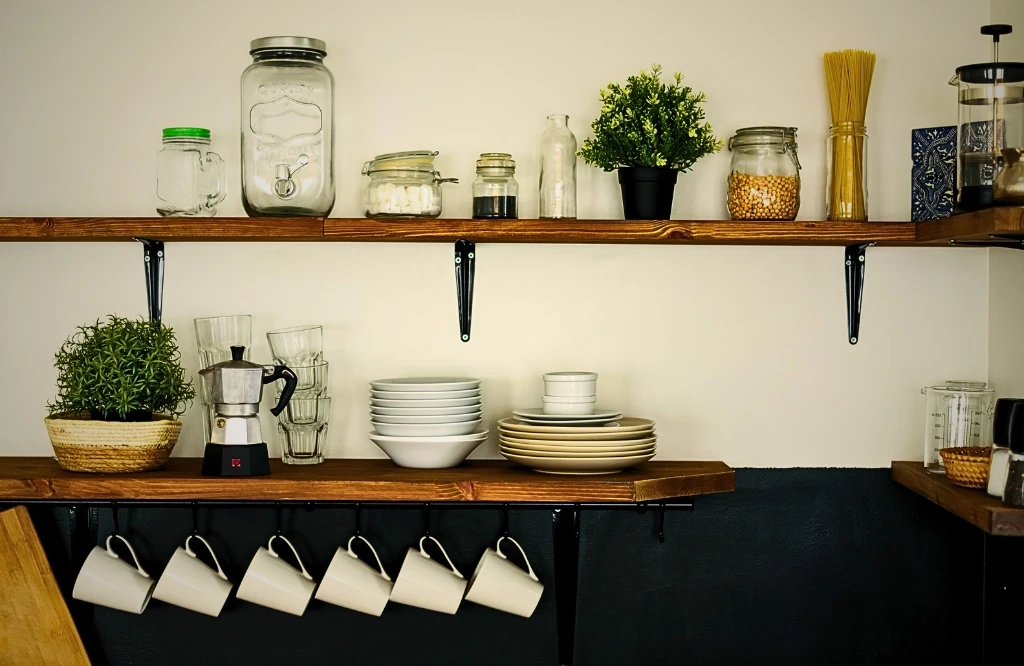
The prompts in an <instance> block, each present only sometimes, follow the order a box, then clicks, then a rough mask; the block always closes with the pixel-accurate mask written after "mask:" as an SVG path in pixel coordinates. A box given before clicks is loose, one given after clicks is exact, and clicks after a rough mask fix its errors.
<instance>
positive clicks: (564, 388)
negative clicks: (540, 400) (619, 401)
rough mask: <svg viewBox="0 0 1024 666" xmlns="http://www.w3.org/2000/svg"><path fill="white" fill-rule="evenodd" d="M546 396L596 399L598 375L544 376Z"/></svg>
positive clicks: (593, 373) (581, 373) (553, 373)
mask: <svg viewBox="0 0 1024 666" xmlns="http://www.w3.org/2000/svg"><path fill="white" fill-rule="evenodd" d="M544 395H547V396H553V397H562V396H579V397H588V396H589V397H594V396H596V395H597V373H596V372H549V373H547V374H546V375H544Z"/></svg>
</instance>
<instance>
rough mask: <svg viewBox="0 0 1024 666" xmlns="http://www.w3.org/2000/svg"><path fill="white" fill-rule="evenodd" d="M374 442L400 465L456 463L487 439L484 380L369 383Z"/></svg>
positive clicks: (417, 380)
mask: <svg viewBox="0 0 1024 666" xmlns="http://www.w3.org/2000/svg"><path fill="white" fill-rule="evenodd" d="M370 423H371V424H373V428H374V432H371V433H370V440H371V441H373V443H374V444H376V445H377V446H379V447H380V448H381V449H383V450H384V453H386V454H388V457H390V458H391V459H392V460H393V461H394V462H395V464H397V465H399V466H401V467H418V468H440V467H454V466H456V465H458V464H460V463H461V462H462V461H463V460H465V459H466V456H468V455H469V454H470V453H471V452H472V451H473V449H475V448H476V447H478V446H479V445H480V444H481V442H483V441H484V440H485V439H487V431H486V430H482V429H480V424H481V423H483V418H482V411H481V404H480V380H479V379H471V378H466V377H407V378H400V379H381V380H379V381H374V382H370Z"/></svg>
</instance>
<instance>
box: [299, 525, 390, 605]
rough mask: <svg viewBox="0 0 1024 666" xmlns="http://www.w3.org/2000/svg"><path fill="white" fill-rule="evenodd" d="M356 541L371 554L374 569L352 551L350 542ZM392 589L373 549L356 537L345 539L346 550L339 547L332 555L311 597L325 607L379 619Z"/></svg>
mask: <svg viewBox="0 0 1024 666" xmlns="http://www.w3.org/2000/svg"><path fill="white" fill-rule="evenodd" d="M356 539H359V540H360V541H362V542H363V543H365V544H366V546H367V547H368V548H369V549H370V552H371V553H373V557H374V559H375V560H377V568H376V569H374V568H373V567H372V566H370V565H369V564H367V563H366V562H363V561H362V560H361V559H359V556H358V555H356V554H355V553H354V552H353V551H352V543H353V542H354V541H355V540H356ZM392 587H393V584H392V582H391V577H390V576H388V574H387V572H386V571H384V565H383V564H381V562H380V557H379V556H378V555H377V551H376V549H374V547H373V545H372V544H370V542H369V541H367V540H366V538H365V537H363V536H360V535H356V536H353V537H352V538H350V539H349V540H348V547H347V549H345V548H340V547H339V548H338V550H337V552H336V553H334V558H333V559H332V560H331V564H330V566H329V567H327V573H325V574H324V579H323V580H322V581H321V582H320V587H318V588H317V590H316V595H315V596H316V598H317V599H319V600H320V601H326V602H327V603H329V604H334V605H336V606H343V607H345V608H350V609H352V610H354V611H359V612H360V613H367V614H369V615H376V616H377V617H380V614H381V613H383V612H384V606H386V605H387V603H388V599H389V598H390V597H391V588H392Z"/></svg>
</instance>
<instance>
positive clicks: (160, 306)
mask: <svg viewBox="0 0 1024 666" xmlns="http://www.w3.org/2000/svg"><path fill="white" fill-rule="evenodd" d="M135 240H137V241H139V242H140V243H142V261H143V267H144V268H145V270H146V302H147V303H148V305H149V320H150V321H151V322H153V323H154V324H157V325H159V324H160V320H161V319H162V318H163V310H164V262H165V261H166V254H165V252H164V242H163V241H158V240H153V239H151V238H136V239H135Z"/></svg>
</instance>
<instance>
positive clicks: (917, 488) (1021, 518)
mask: <svg viewBox="0 0 1024 666" xmlns="http://www.w3.org/2000/svg"><path fill="white" fill-rule="evenodd" d="M892 479H893V481H895V482H896V483H898V484H900V485H901V486H904V487H905V488H908V489H909V490H912V491H913V492H915V493H917V494H918V495H920V496H921V497H923V498H925V499H926V500H928V501H929V502H931V503H933V504H935V505H937V506H939V507H942V508H943V509H945V510H946V511H949V512H950V513H952V514H954V515H956V516H959V517H960V518H962V519H964V520H966V521H967V522H969V523H971V524H972V525H974V526H975V527H977V528H979V529H981V530H983V531H985V532H987V533H988V534H991V535H993V536H1014V537H1024V509H1015V508H1012V507H1008V506H1006V505H1004V504H1003V503H1002V501H1001V500H999V499H998V498H995V497H992V496H990V495H989V494H988V493H986V492H985V491H984V490H971V489H969V488H960V487H958V486H954V485H953V484H952V483H950V482H949V479H947V478H946V477H945V476H943V475H941V474H929V473H928V472H926V471H925V469H924V465H923V464H922V463H921V461H894V462H893V463H892Z"/></svg>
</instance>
